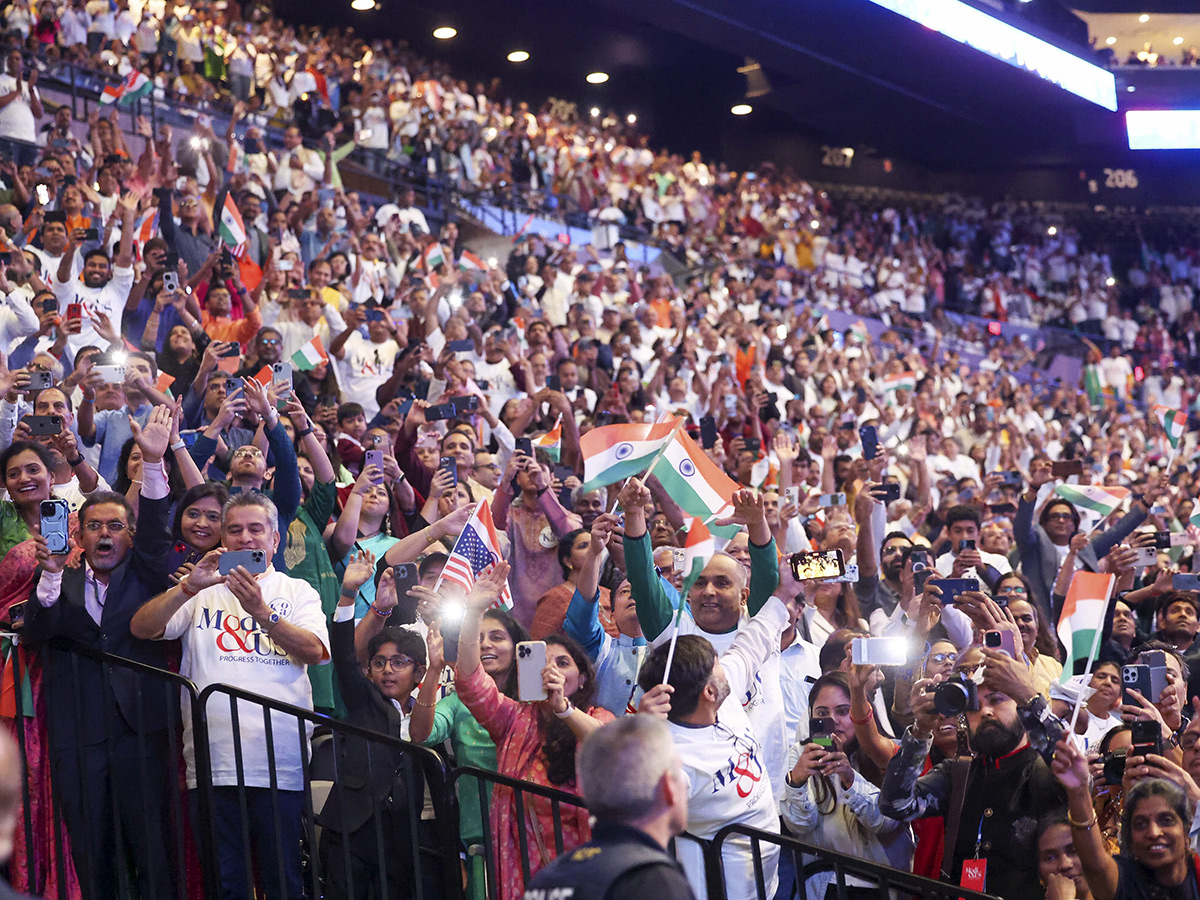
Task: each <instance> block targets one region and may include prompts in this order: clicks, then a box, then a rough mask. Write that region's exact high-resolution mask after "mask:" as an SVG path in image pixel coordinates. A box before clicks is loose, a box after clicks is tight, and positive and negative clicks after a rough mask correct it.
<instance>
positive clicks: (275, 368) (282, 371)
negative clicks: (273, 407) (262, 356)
mask: <svg viewBox="0 0 1200 900" xmlns="http://www.w3.org/2000/svg"><path fill="white" fill-rule="evenodd" d="M271 380H272V381H286V382H287V385H288V387H291V386H292V364H291V363H285V362H277V363H271Z"/></svg>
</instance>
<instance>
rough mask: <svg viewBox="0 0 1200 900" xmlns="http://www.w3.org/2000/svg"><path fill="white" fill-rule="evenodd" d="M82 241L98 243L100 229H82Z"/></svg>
mask: <svg viewBox="0 0 1200 900" xmlns="http://www.w3.org/2000/svg"><path fill="white" fill-rule="evenodd" d="M83 239H84V240H85V241H98V240H100V229H99V228H85V229H83Z"/></svg>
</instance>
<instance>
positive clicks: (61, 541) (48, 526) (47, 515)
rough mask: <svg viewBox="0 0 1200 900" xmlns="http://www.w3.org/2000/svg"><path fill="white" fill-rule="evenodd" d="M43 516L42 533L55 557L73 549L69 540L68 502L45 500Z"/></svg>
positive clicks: (43, 502) (69, 512)
mask: <svg viewBox="0 0 1200 900" xmlns="http://www.w3.org/2000/svg"><path fill="white" fill-rule="evenodd" d="M41 515H42V523H41V532H42V537H44V538H45V539H46V547H47V548H48V549H49V550H50V552H51V553H53V554H55V555H58V554H62V553H66V552H67V551H68V550H70V549H71V542H70V539H69V538H68V531H69V523H68V517H69V516H70V515H71V507H70V505H69V504H68V503H67V501H66V500H43V501H42V505H41Z"/></svg>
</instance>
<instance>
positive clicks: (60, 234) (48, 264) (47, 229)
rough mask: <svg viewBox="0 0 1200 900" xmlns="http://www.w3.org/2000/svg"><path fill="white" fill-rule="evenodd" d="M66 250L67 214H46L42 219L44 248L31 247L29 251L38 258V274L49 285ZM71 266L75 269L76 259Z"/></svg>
mask: <svg viewBox="0 0 1200 900" xmlns="http://www.w3.org/2000/svg"><path fill="white" fill-rule="evenodd" d="M66 249H67V214H66V213H64V212H61V211H59V212H54V211H51V212H48V213H45V214H44V218H43V219H42V246H41V247H30V248H29V250H30V251H31V252H32V253H33V255H34V256H36V257H37V258H38V274H39V275H41V276H42V280H43V281H44V282H46V283H47V284H50V283H52V281H53V278H54V273H55V272H57V271H58V265H59V263H61V262H62V258H63V255H64V253H65V252H66ZM71 265H72V267H74V265H75V260H74V259H72V260H71Z"/></svg>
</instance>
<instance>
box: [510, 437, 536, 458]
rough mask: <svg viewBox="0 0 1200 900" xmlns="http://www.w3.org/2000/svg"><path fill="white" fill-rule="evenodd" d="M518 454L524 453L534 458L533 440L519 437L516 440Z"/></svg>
mask: <svg viewBox="0 0 1200 900" xmlns="http://www.w3.org/2000/svg"><path fill="white" fill-rule="evenodd" d="M514 452H516V453H524V454H525V455H526V456H533V439H532V438H527V437H519V438H517V440H516V450H515V451H514Z"/></svg>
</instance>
